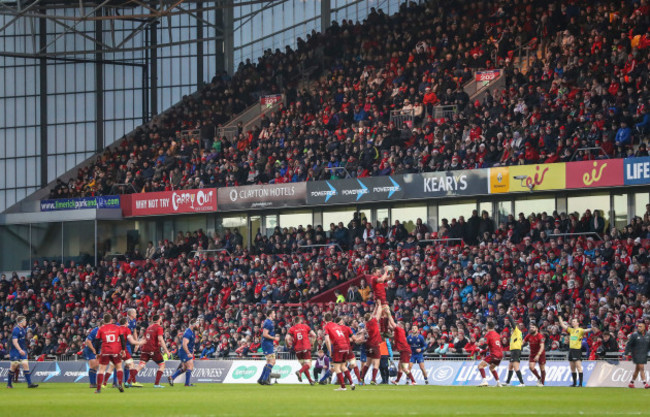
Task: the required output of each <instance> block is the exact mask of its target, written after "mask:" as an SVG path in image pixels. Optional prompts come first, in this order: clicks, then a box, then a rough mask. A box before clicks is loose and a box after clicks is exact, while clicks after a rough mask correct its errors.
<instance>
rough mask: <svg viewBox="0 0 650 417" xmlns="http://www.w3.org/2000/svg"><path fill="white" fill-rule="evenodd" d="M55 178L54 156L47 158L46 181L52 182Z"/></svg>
mask: <svg viewBox="0 0 650 417" xmlns="http://www.w3.org/2000/svg"><path fill="white" fill-rule="evenodd" d="M55 178H56V156H48V157H47V181H48V182H50V181H54V179H55Z"/></svg>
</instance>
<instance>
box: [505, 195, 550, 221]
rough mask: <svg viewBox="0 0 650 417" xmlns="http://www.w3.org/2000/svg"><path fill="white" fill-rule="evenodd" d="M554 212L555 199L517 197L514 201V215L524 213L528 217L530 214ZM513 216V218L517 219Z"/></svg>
mask: <svg viewBox="0 0 650 417" xmlns="http://www.w3.org/2000/svg"><path fill="white" fill-rule="evenodd" d="M554 210H555V197H524V196H521V197H517V200H515V213H516V214H517V216H518V215H519V213H524V216H526V217H528V216H529V215H530V214H532V213H535V214H538V213H542V212H546V213H547V214H552V213H553V211H554ZM517 216H515V217H517Z"/></svg>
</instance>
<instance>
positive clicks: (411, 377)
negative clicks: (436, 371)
mask: <svg viewBox="0 0 650 417" xmlns="http://www.w3.org/2000/svg"><path fill="white" fill-rule="evenodd" d="M409 378H410V379H411V382H413V383H414V384H415V378H413V374H412V373H411V372H409Z"/></svg>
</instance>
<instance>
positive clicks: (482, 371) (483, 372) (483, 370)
mask: <svg viewBox="0 0 650 417" xmlns="http://www.w3.org/2000/svg"><path fill="white" fill-rule="evenodd" d="M478 371H479V372H480V373H481V376H482V377H483V379H485V368H480V369H479V370H478Z"/></svg>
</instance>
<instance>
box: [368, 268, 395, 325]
mask: <svg viewBox="0 0 650 417" xmlns="http://www.w3.org/2000/svg"><path fill="white" fill-rule="evenodd" d="M382 273H383V274H382ZM380 274H382V275H380ZM393 275H394V270H393V267H392V266H385V267H384V268H375V269H374V271H373V275H371V276H370V286H371V287H372V293H373V294H374V300H375V304H376V305H378V306H379V307H384V306H386V309H382V310H381V311H382V316H381V318H380V319H379V329H380V332H381V333H386V332H387V331H388V321H389V320H388V316H390V309H389V308H388V302H387V301H386V283H387V282H388V281H390V280H391V279H392V277H393Z"/></svg>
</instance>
